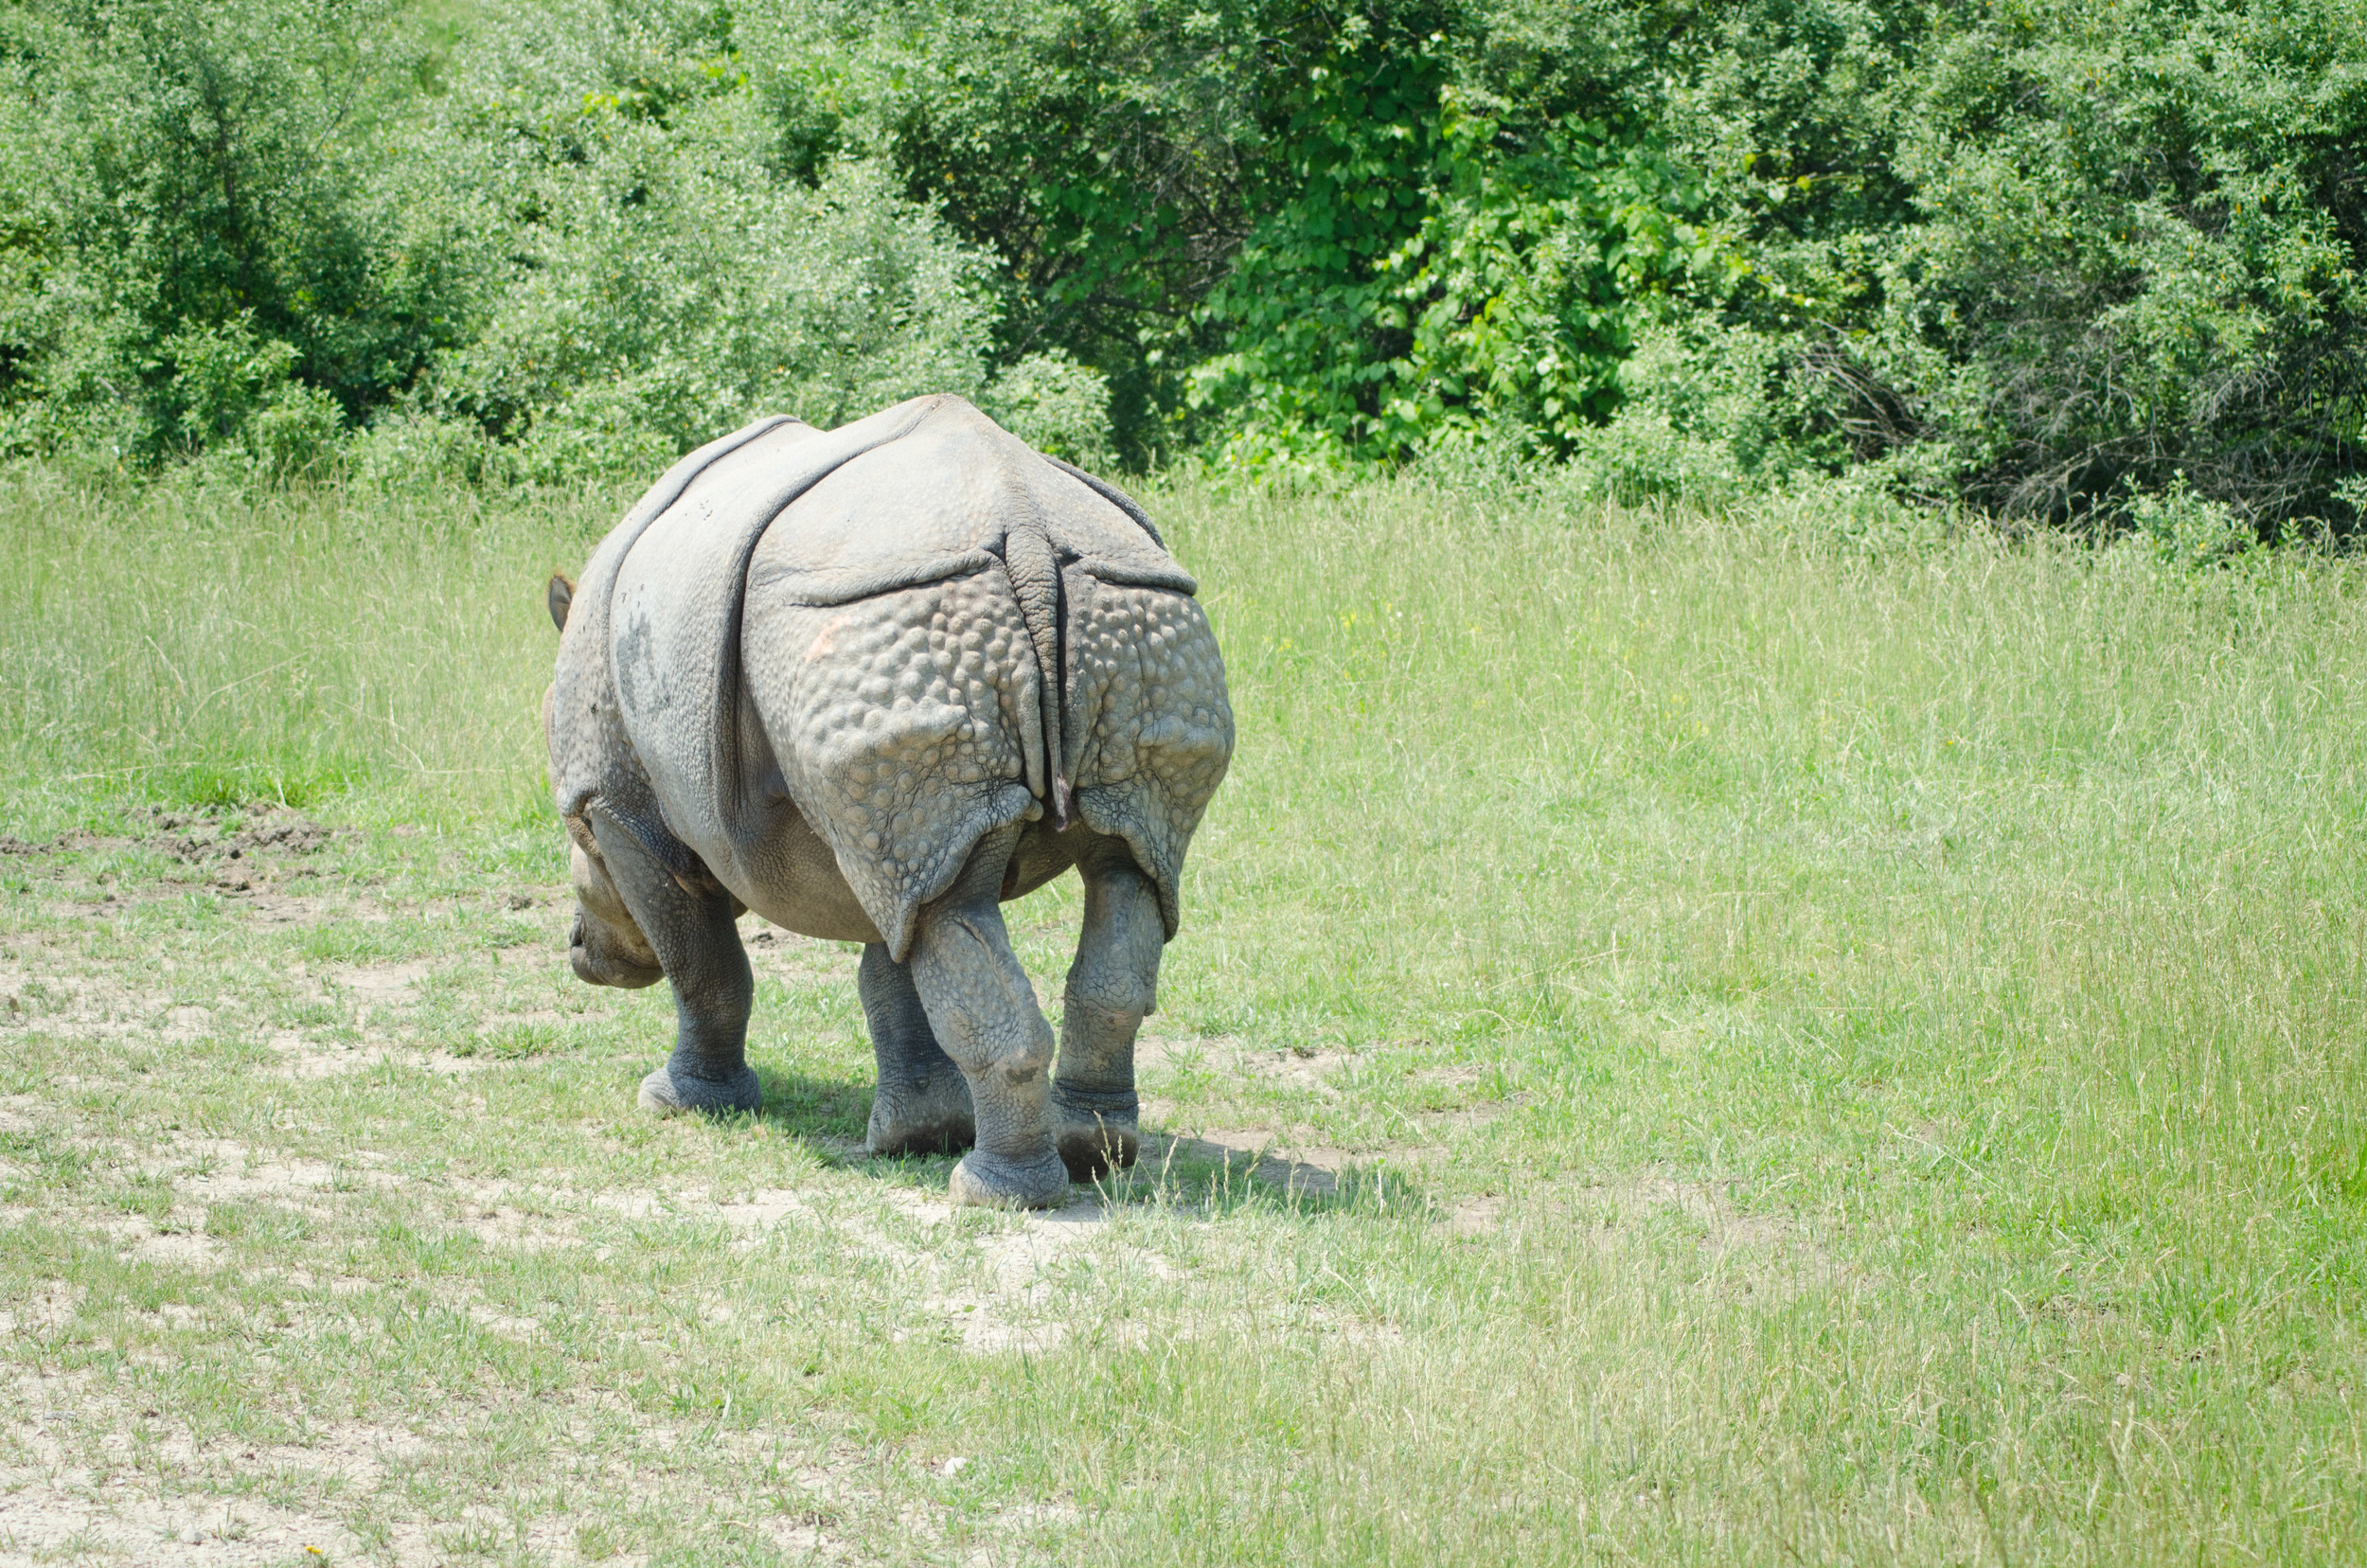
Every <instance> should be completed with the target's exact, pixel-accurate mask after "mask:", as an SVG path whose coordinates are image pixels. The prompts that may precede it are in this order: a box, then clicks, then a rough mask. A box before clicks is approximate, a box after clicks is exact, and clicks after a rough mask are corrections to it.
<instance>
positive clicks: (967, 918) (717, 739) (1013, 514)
mask: <svg viewBox="0 0 2367 1568" xmlns="http://www.w3.org/2000/svg"><path fill="white" fill-rule="evenodd" d="M1196 592H1197V587H1196V585H1195V584H1194V582H1193V581H1192V579H1191V578H1190V577H1189V575H1187V574H1186V573H1185V572H1184V570H1183V568H1182V567H1181V566H1179V565H1177V563H1176V562H1175V560H1174V558H1173V557H1171V556H1169V555H1168V554H1167V552H1166V548H1165V546H1164V545H1163V544H1162V543H1161V542H1160V540H1159V537H1158V535H1157V533H1156V532H1155V531H1154V530H1153V529H1152V528H1151V526H1150V524H1149V520H1148V518H1147V517H1145V516H1144V515H1143V512H1142V509H1141V508H1139V507H1138V506H1136V505H1135V504H1134V502H1133V501H1132V500H1131V499H1130V498H1129V497H1127V496H1126V495H1125V494H1124V493H1122V492H1121V491H1118V490H1115V489H1114V488H1112V487H1111V486H1109V485H1108V484H1106V483H1104V482H1103V481H1101V480H1098V479H1095V478H1093V477H1092V476H1090V475H1087V474H1084V473H1081V472H1077V470H1074V469H1071V468H1068V467H1067V466H1066V465H1065V464H1060V463H1058V462H1056V461H1054V460H1052V459H1049V458H1045V457H1043V456H1041V455H1039V454H1036V453H1034V452H1031V451H1030V450H1028V448H1027V447H1025V446H1024V445H1023V444H1022V443H1021V442H1019V441H1018V440H1017V439H1016V438H1014V437H1011V436H1010V435H1008V434H1007V433H1006V432H1005V431H1003V430H1002V429H1001V428H999V427H998V426H996V425H995V424H994V423H993V421H991V420H990V419H987V418H986V416H985V415H983V414H981V413H979V412H978V411H977V410H976V409H974V408H972V407H971V406H970V404H969V403H967V402H965V401H962V400H961V399H959V398H954V397H939V398H925V399H917V400H915V401H911V402H907V403H902V404H899V405H898V406H897V407H895V408H891V409H888V410H886V411H884V412H882V413H880V414H877V415H874V416H872V417H871V418H870V419H863V420H859V421H857V422H856V423H854V424H851V425H847V426H845V427H843V428H841V429H839V430H836V431H832V432H829V433H827V434H825V433H823V432H819V431H816V430H814V429H812V428H811V427H810V426H808V425H805V424H802V423H799V422H798V421H796V420H794V419H767V420H759V421H758V422H757V423H756V424H753V425H750V426H749V427H748V428H747V429H745V430H742V431H739V432H738V433H736V434H735V435H732V436H729V437H724V438H723V439H722V440H720V441H717V442H714V443H712V444H710V445H709V446H706V447H703V448H702V449H700V451H698V452H695V453H693V454H690V455H689V456H688V457H686V458H685V459H684V460H683V461H682V462H681V463H679V464H677V465H676V466H675V468H674V469H673V470H671V471H669V472H667V475H666V476H665V477H664V478H663V479H661V480H660V481H659V482H658V483H657V485H656V486H655V487H653V488H652V489H651V490H650V493H649V494H648V495H647V496H645V497H644V498H643V499H642V501H641V502H640V503H639V504H638V505H636V506H635V507H634V508H633V509H632V511H631V512H629V513H628V514H627V515H626V517H625V519H624V521H623V522H622V523H620V524H619V525H618V526H617V527H616V528H615V530H614V532H612V533H611V534H610V535H609V537H608V538H607V539H606V540H605V541H603V542H602V543H601V544H600V546H599V548H598V549H597V550H596V552H595V553H594V555H593V559H592V561H591V564H590V565H589V566H588V567H587V568H586V570H585V573H584V577H583V579H582V581H581V582H580V584H578V585H572V586H571V585H568V584H565V583H563V582H558V583H554V584H553V586H552V613H553V615H554V616H555V617H556V618H558V619H560V621H561V628H562V634H561V641H560V652H559V663H558V669H557V672H556V676H555V679H554V681H553V684H552V689H551V692H550V695H549V696H548V697H547V698H546V699H545V703H544V719H543V723H544V731H545V737H546V739H547V740H548V743H549V748H550V756H551V779H552V787H553V791H554V793H555V795H556V798H557V802H558V805H559V809H560V812H561V816H562V817H564V819H565V820H566V823H567V828H568V835H569V837H570V839H571V840H572V841H573V846H574V849H573V856H572V864H573V869H574V877H575V882H576V885H577V893H578V915H577V920H576V931H575V935H574V937H573V939H572V941H571V943H570V957H571V960H572V961H573V963H574V965H575V969H576V972H577V973H578V975H580V976H582V977H583V978H584V979H586V980H589V981H592V982H595V983H596V984H606V985H626V986H633V985H650V984H652V983H654V982H655V981H656V980H657V979H658V978H659V976H660V975H661V974H662V975H663V976H664V977H665V978H667V980H669V981H670V982H672V984H673V987H674V995H675V1007H676V1014H677V1022H678V1033H677V1041H676V1046H675V1050H674V1054H673V1057H672V1058H671V1059H670V1060H668V1062H667V1064H666V1065H665V1066H664V1067H661V1068H659V1069H658V1070H657V1071H655V1072H653V1073H651V1074H650V1076H649V1078H647V1079H646V1080H645V1081H644V1082H643V1084H642V1088H641V1100H642V1103H643V1104H644V1105H645V1106H648V1107H650V1108H651V1109H653V1110H658V1111H676V1110H694V1109H695V1110H703V1111H717V1112H721V1111H731V1110H754V1109H756V1106H757V1104H758V1102H759V1100H760V1097H761V1091H760V1089H759V1087H758V1085H757V1082H756V1075H755V1073H754V1072H753V1071H752V1070H751V1069H750V1068H749V1067H748V1064H747V1060H746V1056H745V1042H746V1032H747V1019H748V1007H749V1001H750V998H751V995H752V991H753V987H752V983H751V980H750V976H749V971H748V966H747V959H746V956H745V954H744V953H742V952H741V950H740V947H739V935H738V931H737V928H736V927H735V925H734V923H733V922H734V920H735V918H737V917H738V916H739V913H740V912H741V911H742V910H743V909H754V910H756V912H757V913H758V914H761V915H762V916H764V917H765V918H767V919H768V920H771V921H773V922H774V924H777V925H781V926H785V927H787V928H789V929H790V930H792V931H798V932H803V933H805V934H807V935H814V936H822V937H828V938H833V939H837V940H842V941H859V942H862V943H863V944H864V952H863V967H862V971H861V977H860V989H861V991H862V996H863V1010H864V1014H865V1017H866V1019H867V1020H868V1022H869V1024H870V1026H871V1033H872V1040H873V1044H874V1046H875V1048H876V1050H877V1054H878V1056H879V1061H880V1089H879V1094H878V1096H877V1097H876V1099H875V1102H874V1106H873V1112H872V1117H871V1129H870V1137H869V1143H870V1147H871V1148H872V1149H874V1150H877V1151H881V1152H895V1151H904V1150H911V1149H952V1148H958V1147H963V1146H966V1145H974V1148H972V1149H971V1152H970V1155H969V1156H968V1157H967V1158H965V1159H964V1160H963V1161H962V1163H961V1165H960V1166H959V1167H956V1169H955V1171H954V1173H953V1178H952V1189H953V1192H954V1194H955V1196H956V1197H958V1198H961V1199H964V1200H966V1201H970V1202H975V1203H997V1204H1042V1203H1052V1202H1055V1201H1057V1200H1058V1199H1059V1195H1060V1194H1061V1193H1062V1192H1063V1191H1064V1190H1065V1188H1066V1185H1067V1183H1068V1182H1069V1180H1070V1179H1071V1178H1072V1177H1075V1178H1078V1179H1082V1178H1085V1177H1088V1176H1091V1175H1093V1174H1095V1173H1098V1172H1099V1171H1101V1170H1104V1169H1107V1168H1108V1167H1109V1166H1110V1165H1111V1164H1112V1163H1116V1164H1126V1163H1130V1161H1131V1160H1132V1158H1133V1155H1134V1151H1135V1148H1136V1128H1135V1123H1136V1116H1137V1114H1138V1113H1137V1104H1136V1099H1135V1095H1134V1083H1133V1042H1134V1035H1135V1031H1136V1030H1137V1028H1138V1027H1139V1026H1140V1025H1141V1023H1142V1020H1143V1018H1144V1017H1145V1016H1146V1015H1147V1014H1148V1013H1149V1011H1150V1010H1151V1008H1152V1007H1153V1005H1154V1001H1155V992H1156V986H1157V978H1158V964H1159V954H1160V949H1161V947H1162V945H1163V944H1164V943H1165V942H1166V940H1167V939H1168V938H1171V937H1172V936H1173V935H1175V929H1176V923H1177V918H1178V913H1179V901H1178V895H1177V889H1178V884H1179V882H1180V880H1181V878H1182V875H1183V868H1184V852H1185V850H1186V848H1187V847H1188V846H1189V844H1190V842H1191V836H1192V832H1193V830H1194V829H1195V828H1197V827H1198V825H1199V822H1200V818H1201V812H1202V811H1204V810H1205V808H1206V806H1207V804H1208V801H1209V798H1210V797H1211V796H1212V795H1213V794H1214V793H1215V792H1216V788H1217V786H1218V784H1219V782H1220V781H1221V780H1222V778H1223V776H1224V772H1225V768H1226V765H1227V763H1228V762H1229V760H1230V758H1231V757H1232V752H1233V715H1232V710H1231V708H1230V707H1229V706H1228V704H1227V703H1226V698H1225V686H1224V665H1223V661H1222V659H1221V658H1220V657H1219V654H1218V651H1217V645H1216V639H1215V637H1214V636H1213V634H1212V633H1210V631H1209V627H1208V621H1207V617H1206V616H1205V615H1203V614H1202V613H1201V608H1200V605H1199V603H1198V601H1197V600H1196V598H1195V597H1194V595H1195V593H1196ZM1072 865H1074V866H1076V867H1077V870H1078V872H1079V874H1080V875H1081V876H1082V877H1083V878H1084V881H1085V925H1084V931H1083V933H1082V935H1081V936H1080V939H1079V942H1078V948H1077V962H1076V963H1075V965H1073V966H1072V968H1071V969H1070V971H1069V977H1068V986H1067V990H1066V994H1065V996H1064V998H1063V1006H1064V1020H1065V1022H1064V1024H1063V1031H1062V1032H1063V1039H1062V1041H1061V1042H1060V1054H1059V1075H1058V1078H1057V1079H1055V1078H1053V1076H1052V1073H1051V1068H1052V1065H1053V1060H1052V1059H1053V1045H1052V1037H1051V1029H1050V1027H1049V1025H1047V1024H1046V1023H1045V1022H1044V1019H1043V1016H1042V1014H1041V1010H1040V1009H1039V1008H1038V1007H1036V1003H1035V997H1034V993H1033V991H1032V989H1030V987H1029V985H1028V983H1027V979H1026V976H1025V975H1024V973H1023V972H1022V971H1021V969H1020V966H1019V962H1018V960H1017V959H1016V958H1015V957H1014V956H1013V955H1012V953H1011V951H1010V944H1009V942H1008V940H1007V938H1006V934H1005V932H1004V928H1003V921H1002V916H1001V914H1000V912H999V909H998V905H999V904H1000V902H1001V901H1002V900H1006V899H1010V898H1015V897H1018V896H1020V895H1021V894H1023V893H1025V892H1027V891H1029V890H1030V889H1032V888H1034V887H1037V886H1040V885H1041V883H1042V882H1046V881H1048V880H1049V879H1051V878H1052V877H1055V876H1058V875H1059V874H1060V873H1061V872H1063V871H1065V870H1067V869H1068V868H1069V867H1070V866H1072Z"/></svg>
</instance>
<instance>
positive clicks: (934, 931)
mask: <svg viewBox="0 0 2367 1568" xmlns="http://www.w3.org/2000/svg"><path fill="white" fill-rule="evenodd" d="M1018 840H1019V830H1018V829H1017V828H1016V827H1012V828H1006V829H1000V830H998V831H996V832H993V833H990V834H988V836H987V837H986V838H984V839H982V840H980V841H979V844H978V846H977V848H976V849H974V850H972V851H971V853H970V864H968V865H967V866H966V867H965V868H964V869H963V871H962V874H961V876H960V878H959V879H958V880H957V881H956V882H954V884H953V885H952V888H950V889H948V890H947V892H946V893H945V895H944V896H943V897H941V898H939V899H937V900H935V901H934V902H933V903H931V904H929V905H928V906H927V907H926V908H924V909H922V910H921V912H920V919H919V923H918V928H917V931H916V932H915V934H914V937H913V947H912V958H911V970H912V979H913V989H914V990H915V991H917V993H918V994H919V997H920V1002H921V1006H922V1007H923V1008H924V1009H925V1010H926V1011H927V1013H928V1018H929V1025H930V1028H931V1031H932V1032H933V1033H934V1035H935V1036H936V1039H937V1042H938V1043H939V1044H940V1045H942V1046H943V1047H944V1050H945V1054H946V1055H947V1056H948V1057H950V1058H952V1060H953V1063H954V1065H956V1066H957V1067H959V1068H960V1069H961V1071H962V1076H963V1078H966V1079H968V1080H969V1084H970V1106H971V1111H972V1122H973V1126H974V1128H975V1130H976V1132H977V1144H976V1147H974V1148H973V1149H970V1152H969V1154H967V1155H965V1156H964V1157H963V1159H962V1163H961V1164H960V1165H958V1166H955V1167H953V1176H952V1181H951V1182H950V1183H949V1184H948V1185H949V1187H950V1188H951V1191H952V1197H953V1201H954V1202H955V1203H978V1204H983V1205H986V1206H988V1207H993V1208H1048V1207H1051V1206H1052V1205H1054V1204H1056V1203H1061V1202H1063V1201H1065V1199H1066V1198H1067V1196H1068V1167H1066V1166H1065V1165H1063V1164H1062V1163H1061V1161H1060V1154H1059V1149H1058V1147H1057V1146H1056V1144H1055V1142H1054V1139H1053V1122H1052V1093H1051V1090H1052V1083H1051V1067H1052V1025H1049V1024H1047V1023H1045V1022H1044V1016H1043V1011H1042V1009H1041V1008H1040V1007H1037V1006H1036V993H1035V989H1034V988H1033V987H1031V986H1030V985H1029V984H1028V983H1027V972H1026V971H1024V970H1023V969H1022V968H1021V967H1020V962H1019V956H1018V954H1016V953H1013V952H1012V951H1011V941H1010V936H1009V934H1008V933H1007V932H1006V930H1005V929H1004V925H1003V911H1002V909H1001V907H1000V902H999V895H1000V894H1001V891H1002V884H1003V871H1004V866H1005V864H1006V862H1007V861H1008V860H1009V859H1010V856H1011V850H1012V847H1013V846H1015V845H1016V844H1017V843H1018Z"/></svg>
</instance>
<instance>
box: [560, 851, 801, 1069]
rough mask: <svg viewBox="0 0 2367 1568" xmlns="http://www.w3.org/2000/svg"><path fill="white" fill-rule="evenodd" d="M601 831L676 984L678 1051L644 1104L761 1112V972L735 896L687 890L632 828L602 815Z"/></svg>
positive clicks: (630, 900) (624, 890)
mask: <svg viewBox="0 0 2367 1568" xmlns="http://www.w3.org/2000/svg"><path fill="white" fill-rule="evenodd" d="M593 831H594V833H595V834H596V836H597V837H598V839H599V844H600V854H601V858H602V859H603V860H605V861H606V862H607V864H608V869H609V875H610V876H611V877H612V878H614V880H615V882H616V891H617V893H618V895H619V896H620V897H622V898H623V900H624V901H625V907H626V909H628V910H629V911H631V913H632V918H633V920H634V921H635V923H637V924H638V925H639V926H640V927H641V931H642V934H643V935H644V936H645V937H646V938H647V940H648V941H649V944H650V949H651V951H653V952H654V953H656V954H657V961H658V967H659V968H660V969H662V970H664V971H666V978H667V980H668V981H670V982H671V983H672V985H673V988H674V1025H675V1027H674V1054H673V1055H672V1056H671V1057H669V1058H667V1062H666V1065H665V1066H663V1067H660V1068H658V1069H657V1070H656V1071H655V1072H653V1073H651V1074H650V1076H649V1077H648V1078H643V1079H642V1080H641V1092H640V1095H639V1096H638V1097H639V1103H640V1106H641V1109H643V1110H644V1111H651V1112H655V1113H657V1114H660V1115H673V1114H677V1113H679V1112H684V1111H702V1112H705V1113H707V1114H711V1115H723V1114H728V1113H731V1112H734V1111H751V1112H753V1111H756V1110H757V1109H758V1108H759V1107H761V1106H762V1105H763V1103H764V1091H763V1089H762V1087H761V1086H760V1085H759V1084H758V1083H757V1081H756V1069H754V1068H753V1067H750V1066H749V1065H748V1011H749V1008H750V1007H751V1006H752V1005H753V1004H754V1002H755V1000H756V977H755V975H754V974H752V973H751V972H750V971H749V969H748V954H747V953H746V952H745V951H744V950H742V948H741V947H740V945H739V926H738V925H737V924H736V923H735V921H736V919H737V917H738V914H739V911H738V910H737V909H736V908H735V907H734V906H733V903H732V899H731V895H730V894H728V893H725V892H722V891H721V889H717V890H714V891H712V892H692V891H690V890H689V889H686V888H685V887H684V886H683V885H682V884H681V883H680V882H676V881H675V880H674V878H673V877H672V876H671V875H669V874H668V873H667V870H666V868H665V867H664V866H663V865H661V864H659V863H658V860H657V858H656V857H655V856H654V855H652V854H650V851H649V849H648V847H647V846H644V845H643V844H642V842H641V841H640V839H639V838H638V837H636V836H635V835H634V834H633V833H632V831H631V830H630V829H625V828H622V827H619V826H617V825H616V824H614V823H613V822H610V821H608V820H606V819H605V818H604V817H603V816H602V815H600V814H599V813H595V814H594V817H593Z"/></svg>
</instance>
